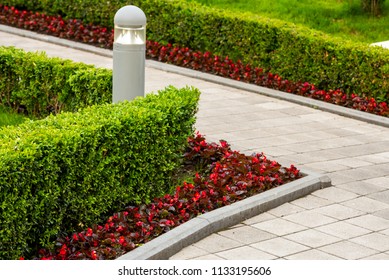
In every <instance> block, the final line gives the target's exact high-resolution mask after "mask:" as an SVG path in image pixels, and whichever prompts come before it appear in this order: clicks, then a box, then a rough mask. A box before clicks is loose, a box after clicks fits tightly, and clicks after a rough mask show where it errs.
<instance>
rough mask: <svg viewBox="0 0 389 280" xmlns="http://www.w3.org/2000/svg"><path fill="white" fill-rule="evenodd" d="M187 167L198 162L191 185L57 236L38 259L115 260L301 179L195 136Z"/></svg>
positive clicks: (262, 159) (260, 156)
mask: <svg viewBox="0 0 389 280" xmlns="http://www.w3.org/2000/svg"><path fill="white" fill-rule="evenodd" d="M188 144H189V145H188V148H187V151H186V153H185V154H184V158H185V160H186V165H187V166H192V167H193V166H195V165H198V164H199V163H201V165H202V166H203V167H205V168H204V170H205V171H204V172H201V174H200V173H196V174H195V176H194V178H193V183H188V182H184V183H182V184H181V185H180V186H177V187H176V190H175V192H174V193H173V194H166V195H165V196H163V197H160V198H156V199H154V201H153V202H152V203H149V204H143V205H138V206H128V207H127V208H126V209H124V210H123V211H121V212H119V213H115V214H114V215H112V216H111V217H109V218H108V219H107V220H106V221H105V223H103V224H100V225H94V226H92V227H90V228H87V229H86V230H84V231H82V232H76V233H73V234H70V235H68V236H60V237H58V239H57V240H56V243H55V249H54V250H48V249H41V250H40V251H39V252H38V253H37V256H36V257H35V258H36V259H41V260H47V259H49V260H70V259H72V260H74V259H92V260H97V259H98V260H107V259H116V258H118V257H119V256H121V255H123V254H125V253H126V252H129V251H131V250H133V249H135V248H137V247H139V246H141V245H142V244H144V243H146V242H148V241H150V240H152V239H153V238H155V237H158V236H160V235H161V234H163V233H165V232H168V231H169V230H171V229H173V228H174V227H177V226H179V225H181V224H183V223H185V222H187V221H188V220H190V219H192V218H195V217H197V216H198V215H201V214H203V213H206V212H209V211H212V210H214V209H216V208H219V207H222V206H225V205H229V204H231V203H234V202H236V201H239V200H242V199H244V198H246V197H249V196H252V195H255V194H258V193H261V192H264V191H266V190H268V189H271V188H275V187H277V186H280V185H282V184H285V183H288V182H290V181H293V180H295V179H298V178H300V177H301V176H302V174H301V173H300V172H299V170H298V169H296V167H294V166H293V165H292V166H290V167H289V168H285V167H281V166H280V164H279V163H277V162H276V161H271V160H269V159H267V158H266V156H265V155H264V154H263V153H256V154H253V155H245V154H242V153H239V152H237V151H233V150H231V149H230V146H229V144H228V143H227V142H226V141H223V140H221V141H220V144H216V143H207V142H206V141H205V138H204V137H203V136H202V135H201V134H199V133H197V134H196V135H195V136H194V137H190V138H189V139H188Z"/></svg>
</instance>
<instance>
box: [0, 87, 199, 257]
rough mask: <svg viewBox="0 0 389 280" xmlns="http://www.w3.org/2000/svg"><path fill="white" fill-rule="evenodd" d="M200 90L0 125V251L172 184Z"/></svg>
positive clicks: (15, 250)
mask: <svg viewBox="0 0 389 280" xmlns="http://www.w3.org/2000/svg"><path fill="white" fill-rule="evenodd" d="M198 98H199V92H198V90H196V89H192V88H183V89H180V90H178V89H176V88H173V87H168V88H166V89H165V90H163V91H160V92H159V94H156V95H154V94H149V95H147V96H146V97H145V98H138V99H135V100H134V101H132V102H121V103H119V104H115V105H112V104H105V105H96V106H91V107H88V108H85V109H83V110H81V111H80V112H77V113H62V114H59V115H57V116H50V117H47V118H45V119H43V120H39V121H31V122H28V123H24V124H22V125H20V126H17V127H7V128H5V129H2V130H0V205H1V206H0V211H1V216H0V224H1V227H0V259H15V258H18V257H20V256H21V255H25V256H26V255H29V253H30V252H34V250H36V249H37V248H39V247H41V246H47V245H49V244H50V242H52V240H53V238H54V237H55V236H57V234H58V233H60V232H71V231H73V230H75V229H77V228H79V227H80V225H82V226H83V227H85V226H91V225H92V224H93V223H96V222H98V221H99V220H100V219H101V218H102V216H103V215H107V214H110V213H113V211H117V210H120V209H122V208H123V207H124V206H126V205H128V204H129V203H139V202H148V201H150V200H151V199H152V198H154V197H158V196H160V195H163V194H166V193H168V192H170V191H171V187H172V186H171V175H172V172H174V170H175V169H176V168H177V167H178V166H179V165H180V159H181V156H182V153H183V150H184V148H185V147H186V144H187V143H186V141H187V137H188V136H189V135H192V134H193V125H194V121H195V118H194V115H195V112H196V110H197V103H198Z"/></svg>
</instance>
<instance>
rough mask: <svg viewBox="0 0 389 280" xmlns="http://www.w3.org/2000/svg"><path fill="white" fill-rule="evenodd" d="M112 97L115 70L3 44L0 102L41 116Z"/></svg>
mask: <svg viewBox="0 0 389 280" xmlns="http://www.w3.org/2000/svg"><path fill="white" fill-rule="evenodd" d="M111 100H112V72H111V71H110V70H107V69H97V68H95V67H94V66H91V65H86V64H83V63H75V62H72V61H70V60H62V59H59V58H48V57H47V56H46V55H45V54H44V53H26V52H24V51H22V50H19V49H15V48H12V47H0V104H3V105H5V106H8V107H12V108H13V109H14V110H19V111H24V112H25V113H28V114H29V115H33V116H36V117H38V118H41V117H45V116H47V115H49V114H51V113H53V114H57V113H59V112H61V111H72V112H75V111H77V110H78V109H80V108H84V107H86V106H89V105H92V104H103V103H109V102H111Z"/></svg>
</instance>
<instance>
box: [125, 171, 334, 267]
mask: <svg viewBox="0 0 389 280" xmlns="http://www.w3.org/2000/svg"><path fill="white" fill-rule="evenodd" d="M302 173H303V174H304V175H306V176H305V177H303V178H301V179H298V180H295V181H293V182H290V183H287V184H285V185H281V186H279V187H276V188H274V189H271V190H267V191H265V192H263V193H260V194H257V195H254V196H252V197H249V198H246V199H244V200H241V201H238V202H235V203H233V204H231V205H228V206H224V207H221V208H218V209H216V210H213V211H211V212H208V213H205V214H202V215H200V216H198V217H196V218H193V219H191V220H189V221H188V222H186V223H184V224H182V225H180V226H178V227H176V228H174V229H172V230H171V231H169V232H167V233H164V234H162V235H161V236H159V237H157V238H155V239H153V240H151V241H149V242H147V243H145V244H144V245H142V246H140V247H138V248H136V249H135V250H133V251H130V252H129V253H127V254H125V255H123V256H121V257H119V258H118V259H117V260H166V259H169V257H171V256H173V255H174V254H176V253H178V252H179V251H180V250H182V249H183V248H185V247H188V246H190V245H192V244H193V243H196V242H197V241H200V240H201V239H203V238H205V237H207V236H209V235H211V234H212V233H216V232H218V231H221V230H223V229H225V228H228V227H231V226H234V225H236V224H239V223H241V222H243V221H244V220H246V219H249V218H251V217H254V216H256V215H259V214H261V213H263V212H265V211H267V210H270V209H272V208H275V207H277V206H279V205H281V204H284V203H286V202H289V201H292V200H295V199H297V198H300V197H303V196H306V195H308V194H310V193H312V192H314V191H316V190H319V189H323V188H326V187H329V186H331V181H330V178H329V177H328V176H326V175H322V174H318V173H314V172H311V171H308V170H302Z"/></svg>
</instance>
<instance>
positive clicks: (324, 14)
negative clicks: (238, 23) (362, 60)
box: [187, 0, 389, 43]
mask: <svg viewBox="0 0 389 280" xmlns="http://www.w3.org/2000/svg"><path fill="white" fill-rule="evenodd" d="M187 1H188V2H189V1H194V2H198V3H202V4H204V5H207V6H212V7H216V8H221V9H225V10H229V11H240V12H248V13H254V14H256V15H259V16H264V17H270V18H276V19H281V20H285V21H289V22H293V23H295V24H301V25H305V26H307V27H309V28H312V29H316V30H320V31H323V32H325V33H328V34H331V35H333V36H338V37H342V38H345V39H351V40H354V41H361V42H366V43H373V42H380V41H387V40H389V34H388V26H389V1H385V6H384V13H383V15H381V16H380V17H378V18H377V17H372V16H369V15H367V14H364V13H363V12H362V9H361V1H360V0H276V1H271V0H234V1H231V0H187Z"/></svg>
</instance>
